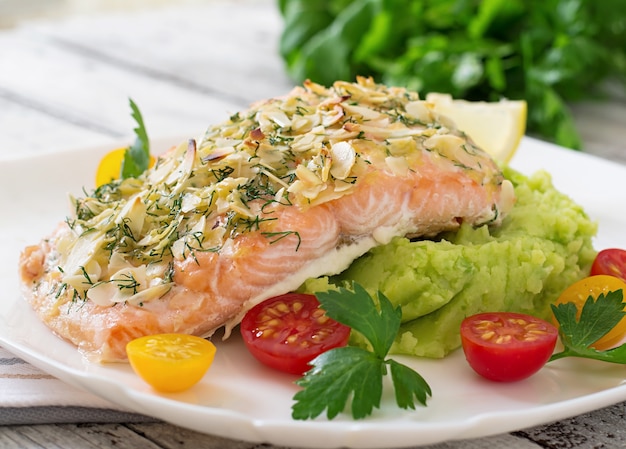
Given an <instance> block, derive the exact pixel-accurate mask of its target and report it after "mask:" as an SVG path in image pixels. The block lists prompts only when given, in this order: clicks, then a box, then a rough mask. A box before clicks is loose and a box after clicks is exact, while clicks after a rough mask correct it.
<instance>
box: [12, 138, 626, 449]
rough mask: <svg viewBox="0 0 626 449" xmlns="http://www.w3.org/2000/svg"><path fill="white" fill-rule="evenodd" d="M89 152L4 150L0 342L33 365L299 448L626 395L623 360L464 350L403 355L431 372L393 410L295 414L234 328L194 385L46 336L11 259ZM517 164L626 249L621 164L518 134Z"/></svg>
mask: <svg viewBox="0 0 626 449" xmlns="http://www.w3.org/2000/svg"><path fill="white" fill-rule="evenodd" d="M104 151H105V149H102V150H97V151H81V152H67V153H60V154H55V155H45V156H41V157H36V158H28V159H17V160H9V161H0V207H1V211H2V212H1V216H0V219H1V221H0V248H2V253H1V255H0V285H2V290H1V292H2V293H1V302H0V344H1V345H2V346H4V347H6V348H7V349H9V350H10V351H13V352H15V353H16V354H17V355H19V356H21V357H23V358H24V359H25V360H27V361H29V362H31V363H32V364H33V365H35V366H37V367H39V368H41V369H43V370H45V371H47V372H49V373H51V374H53V375H55V376H57V377H59V378H60V379H62V380H64V381H66V382H68V383H70V384H74V385H77V386H79V387H83V388H85V389H86V390H88V391H91V392H92V393H95V394H96V395H99V396H101V397H103V398H105V399H108V400H109V401H112V402H114V403H117V404H119V405H121V406H123V407H127V408H129V409H132V410H135V411H137V412H140V413H144V414H147V415H152V416H155V417H158V418H161V419H163V420H165V421H169V422H171V423H173V424H177V425H180V426H183V427H188V428H191V429H194V430H196V431H200V432H205V433H211V434H215V435H220V436H224V437H229V438H235V439H242V440H248V441H255V442H270V443H272V444H276V445H287V446H300V447H317V448H330V447H355V448H373V447H387V448H389V447H406V446H417V445H425V444H432V443H436V442H440V441H443V440H449V439H461V438H473V437H481V436H487V435H492V434H496V433H503V432H509V431H513V430H516V429H521V428H525V427H530V426H535V425H538V424H542V423H546V422H550V421H554V420H557V419H560V418H565V417H569V416H573V415H577V414H580V413H583V412H587V411H590V410H594V409H597V408H601V407H604V406H607V405H610V404H613V403H617V402H620V401H623V400H626V384H625V380H624V378H625V375H624V374H625V371H624V367H622V366H617V365H611V364H603V363H598V362H593V361H582V360H560V361H557V362H554V363H551V364H549V365H548V366H547V367H546V368H544V369H543V370H542V371H541V372H540V373H538V374H537V375H535V376H533V377H532V378H530V379H527V380H526V381H522V382H519V383H514V384H496V383H491V382H488V381H484V380H482V379H480V378H479V377H478V376H476V375H474V373H473V372H472V371H471V370H470V368H469V367H468V366H467V364H466V363H465V361H464V359H463V355H462V353H461V352H460V351H457V352H456V353H454V354H453V355H451V356H449V357H447V358H446V359H444V360H436V361H433V360H417V359H409V358H401V359H402V360H403V361H404V362H405V363H408V364H410V365H413V366H414V367H415V368H416V369H417V370H418V371H419V372H420V373H421V374H422V375H423V376H424V377H425V378H426V380H427V381H428V382H429V383H430V385H431V387H432V389H433V397H432V399H431V400H430V401H429V404H428V406H427V407H418V408H417V410H415V411H403V410H398V409H396V408H395V407H394V405H393V402H394V401H393V397H392V396H391V393H390V391H387V392H386V393H385V395H384V398H383V406H382V408H381V410H377V411H376V412H375V413H374V414H373V416H371V417H370V418H367V419H365V420H361V421H353V420H351V419H350V418H348V417H347V416H342V417H339V418H336V419H335V420H333V421H327V420H325V419H318V420H315V421H294V420H292V419H291V405H292V399H291V398H292V396H293V395H294V393H295V392H296V391H297V387H296V386H295V385H294V384H293V381H294V380H295V378H294V377H292V376H289V375H281V374H280V373H276V372H273V371H270V370H269V369H265V368H264V367H262V366H260V365H259V364H257V363H256V362H255V361H254V360H252V359H251V357H250V356H249V355H248V353H247V352H246V350H245V349H244V348H243V345H242V343H241V341H240V340H239V339H238V338H233V339H231V340H229V341H227V342H219V343H218V353H217V358H216V360H215V362H214V364H213V366H212V367H211V369H210V370H209V372H208V374H207V375H206V376H205V378H204V379H203V380H202V381H201V383H199V384H198V385H196V386H195V387H194V388H192V389H191V390H189V391H187V392H184V393H180V394H172V395H162V394H156V393H154V392H153V391H151V390H150V388H149V387H147V386H146V385H145V384H143V382H142V381H141V380H140V379H139V378H138V377H136V376H135V375H134V374H133V373H132V372H131V370H130V369H129V367H128V366H126V365H98V364H93V363H89V362H87V361H86V360H84V359H83V358H82V357H81V356H80V355H79V354H78V352H76V351H75V350H74V348H73V347H72V346H70V345H69V344H67V343H65V342H63V341H61V340H60V339H58V338H56V337H54V336H53V335H52V334H51V333H50V331H48V329H47V328H46V327H45V326H44V325H43V324H41V323H40V322H39V321H38V320H37V319H36V318H35V316H34V314H33V313H32V312H31V311H30V309H29V307H28V306H27V305H26V303H25V302H24V301H23V300H22V298H21V296H20V291H19V287H18V277H17V274H16V273H17V269H16V266H17V258H18V254H19V251H20V250H21V248H23V247H24V246H25V245H27V244H31V243H35V242H36V241H38V239H39V238H40V237H41V236H43V235H45V234H46V233H48V232H49V231H51V230H52V229H53V227H54V225H55V224H56V223H57V222H58V221H60V220H63V219H64V218H65V214H66V211H67V210H68V209H67V207H68V201H67V193H68V192H75V193H80V191H81V188H82V186H91V185H92V183H93V174H94V172H95V166H96V164H97V161H98V160H99V157H100V156H101V154H103V152H104ZM513 165H514V166H515V167H517V168H518V169H520V170H521V171H523V172H525V173H531V172H533V171H535V170H537V169H547V170H549V171H550V172H551V173H552V174H553V177H554V182H555V184H556V186H557V187H558V188H559V189H561V190H562V191H564V192H568V193H569V194H570V195H571V196H572V197H573V198H574V199H575V200H576V201H578V202H579V203H580V204H582V205H583V206H584V207H585V209H586V210H587V212H588V213H589V214H590V215H591V216H592V217H593V218H594V219H595V220H597V221H598V222H599V224H600V229H599V234H598V237H597V239H596V241H595V245H596V247H597V248H598V249H600V248H604V247H609V246H616V247H623V248H626V233H625V232H624V229H626V209H624V207H623V205H624V197H623V192H625V191H626V167H625V166H621V165H617V164H613V163H610V162H607V161H604V160H600V159H597V158H594V157H590V156H588V155H585V154H580V153H576V152H573V151H569V150H564V149H560V148H558V147H556V146H553V145H548V144H545V143H541V142H539V141H537V140H533V139H528V138H526V139H525V140H524V141H523V144H522V147H521V148H520V150H519V152H518V155H517V156H516V158H515V159H514V162H513Z"/></svg>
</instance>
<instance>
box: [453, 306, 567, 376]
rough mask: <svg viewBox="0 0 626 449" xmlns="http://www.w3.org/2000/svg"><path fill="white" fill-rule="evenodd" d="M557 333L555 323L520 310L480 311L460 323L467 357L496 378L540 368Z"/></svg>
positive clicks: (478, 369) (523, 374)
mask: <svg viewBox="0 0 626 449" xmlns="http://www.w3.org/2000/svg"><path fill="white" fill-rule="evenodd" d="M557 336H558V331H557V329H556V327H554V326H553V325H552V324H550V323H548V322H546V321H544V320H541V319H539V318H536V317H533V316H530V315H525V314H521V313H510V312H493V313H480V314H477V315H473V316H470V317H468V318H466V319H465V320H463V322H462V323H461V341H462V344H463V351H464V352H465V358H466V359H467V361H468V362H469V364H470V366H471V367H472V368H473V369H474V371H476V372H477V373H478V374H480V375H481V376H483V377H485V378H487V379H490V380H494V381H497V382H513V381H518V380H522V379H525V378H527V377H529V376H531V375H533V374H535V373H536V372H537V371H539V369H541V367H542V366H544V365H545V364H546V362H547V361H548V359H549V358H550V356H551V355H552V353H553V352H554V347H555V346H556V340H557Z"/></svg>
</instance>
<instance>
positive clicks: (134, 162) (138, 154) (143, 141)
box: [120, 99, 150, 179]
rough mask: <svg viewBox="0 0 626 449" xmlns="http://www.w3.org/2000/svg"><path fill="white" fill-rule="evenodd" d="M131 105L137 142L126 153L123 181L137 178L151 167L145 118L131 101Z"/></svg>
mask: <svg viewBox="0 0 626 449" xmlns="http://www.w3.org/2000/svg"><path fill="white" fill-rule="evenodd" d="M128 101H129V103H130V109H131V116H132V117H133V118H134V119H135V122H136V123H137V127H136V128H134V131H135V136H136V138H135V142H134V143H133V144H132V145H131V146H129V147H128V148H127V149H126V151H125V152H124V160H123V161H122V168H121V173H120V178H121V179H127V178H136V177H137V176H139V175H141V174H142V173H143V172H144V171H146V170H147V169H148V166H149V165H150V141H149V140H148V133H147V132H146V127H145V125H144V124H143V117H142V116H141V112H140V111H139V107H138V106H137V105H136V104H135V102H134V101H133V100H131V99H129V100H128Z"/></svg>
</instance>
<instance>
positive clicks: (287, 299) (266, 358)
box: [240, 293, 350, 375]
mask: <svg viewBox="0 0 626 449" xmlns="http://www.w3.org/2000/svg"><path fill="white" fill-rule="evenodd" d="M319 305H320V304H319V302H318V300H317V298H316V297H315V296H313V295H306V294H301V293H288V294H286V295H281V296H276V297H274V298H270V299H268V300H266V301H264V302H262V303H260V304H258V305H256V306H254V307H253V308H252V309H250V310H249V311H248V313H246V315H245V316H244V318H243V320H242V321H241V325H240V329H241V335H242V336H243V341H244V342H245V344H246V346H247V347H248V350H249V351H250V353H251V354H252V355H253V356H254V357H255V358H256V359H257V360H259V361H260V362H262V363H264V364H265V365H267V366H270V367H272V368H275V369H277V370H279V371H284V372H287V373H290V374H300V375H301V374H303V373H304V372H305V371H308V370H309V369H310V368H311V366H310V365H309V362H310V361H311V360H313V359H314V358H315V357H317V356H318V355H320V354H321V353H323V352H326V351H328V350H329V349H332V348H337V347H340V346H345V345H346V344H347V343H348V338H349V336H350V328H349V327H348V326H345V325H343V324H341V323H338V322H337V321H335V320H333V319H331V318H329V317H328V316H327V315H326V312H325V311H324V310H323V309H321V308H320V307H319Z"/></svg>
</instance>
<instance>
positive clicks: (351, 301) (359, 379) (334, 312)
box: [292, 283, 431, 419]
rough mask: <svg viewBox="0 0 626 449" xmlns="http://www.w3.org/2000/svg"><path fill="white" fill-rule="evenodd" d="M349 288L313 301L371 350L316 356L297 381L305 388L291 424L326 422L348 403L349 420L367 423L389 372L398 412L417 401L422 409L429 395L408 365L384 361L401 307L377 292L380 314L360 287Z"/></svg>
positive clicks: (353, 349)
mask: <svg viewBox="0 0 626 449" xmlns="http://www.w3.org/2000/svg"><path fill="white" fill-rule="evenodd" d="M352 288H353V290H354V291H350V290H347V289H344V288H340V289H339V290H338V291H328V292H320V293H316V295H315V296H317V299H318V300H319V302H320V304H321V306H322V308H323V309H324V310H326V314H327V315H328V316H329V317H331V318H332V319H334V320H336V321H339V322H340V323H343V324H345V325H347V326H350V327H351V328H352V329H353V330H355V331H357V332H360V333H361V334H363V336H364V337H365V338H366V339H367V340H368V341H369V343H370V345H371V347H372V351H368V350H367V349H364V348H358V347H352V346H345V347H341V348H335V349H331V350H330V351H327V352H324V353H323V354H321V355H320V356H318V357H316V358H315V359H314V360H313V361H312V362H311V363H312V365H313V368H311V369H310V370H309V371H307V372H306V373H305V375H304V377H303V378H301V379H300V380H298V381H297V382H296V383H297V384H298V385H299V386H301V387H303V389H302V390H300V391H299V392H298V393H296V394H295V396H294V400H295V401H296V403H295V404H294V405H293V407H292V417H293V418H294V419H310V418H315V417H317V416H319V415H320V414H322V413H323V412H324V410H326V416H327V418H328V419H333V418H334V417H336V416H337V415H338V414H339V413H340V412H342V411H343V410H344V408H345V407H346V404H347V403H348V402H349V401H350V400H351V402H352V406H351V410H352V417H353V418H354V419H361V418H365V417H366V416H368V415H370V414H371V413H372V410H373V409H374V408H378V407H380V400H381V397H382V391H383V376H384V375H386V374H387V370H388V369H389V372H390V374H391V380H392V382H393V386H394V389H395V396H396V403H397V404H398V406H399V407H400V408H404V409H406V408H411V409H414V408H415V401H414V400H415V399H416V400H417V401H418V402H420V403H421V404H426V400H427V398H428V397H429V396H430V395H431V390H430V387H429V385H428V384H427V383H426V381H425V380H424V379H423V378H422V376H420V375H419V374H418V373H417V372H415V371H414V370H413V369H411V368H409V367H408V366H406V365H403V364H401V363H398V362H397V361H395V360H393V359H386V357H387V353H388V352H389V349H390V348H391V345H392V343H393V341H394V339H395V337H396V335H397V333H398V330H399V329H400V319H401V318H402V311H401V309H400V307H397V308H395V309H394V307H393V305H392V304H391V302H390V301H389V299H387V298H386V297H385V295H383V294H382V293H380V292H379V293H378V303H379V307H380V310H379V309H378V308H377V307H376V304H375V303H374V300H373V299H372V297H371V296H370V295H369V294H368V293H367V291H366V290H365V289H364V288H363V287H362V286H360V285H358V284H356V283H355V284H353V287H352Z"/></svg>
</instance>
